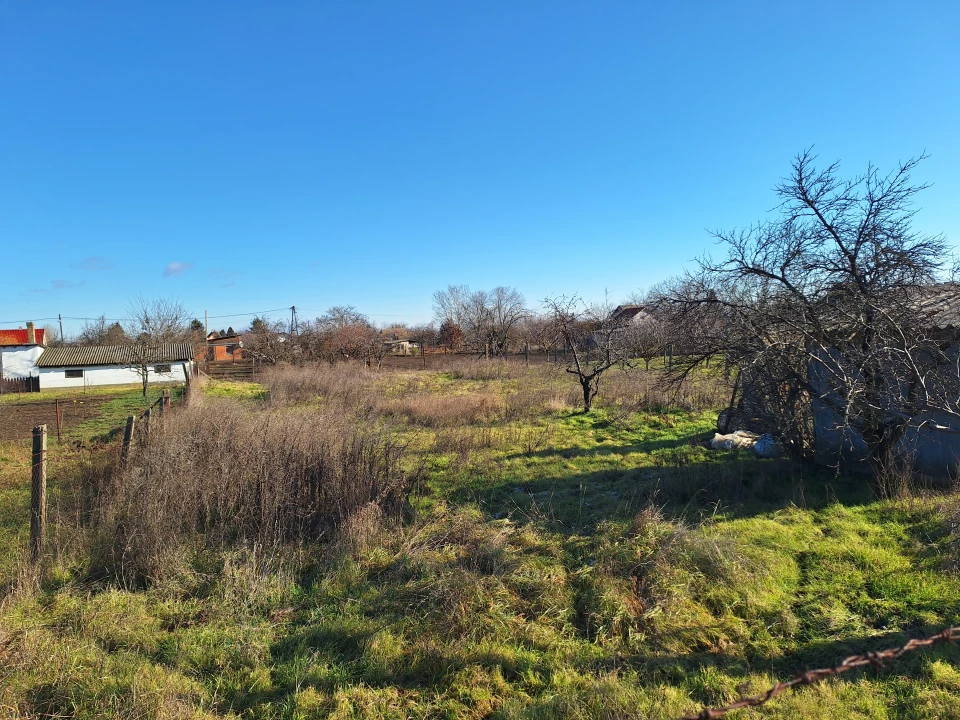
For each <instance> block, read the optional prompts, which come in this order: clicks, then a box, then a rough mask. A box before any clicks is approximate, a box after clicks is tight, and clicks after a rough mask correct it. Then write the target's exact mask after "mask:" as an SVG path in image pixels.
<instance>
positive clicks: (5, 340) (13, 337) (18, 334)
mask: <svg viewBox="0 0 960 720" xmlns="http://www.w3.org/2000/svg"><path fill="white" fill-rule="evenodd" d="M34 332H35V333H36V336H37V342H36V344H37V345H43V330H42V329H40V328H37V329H36V330H35V331H34ZM0 345H30V343H28V342H27V331H26V330H23V329H20V330H0Z"/></svg>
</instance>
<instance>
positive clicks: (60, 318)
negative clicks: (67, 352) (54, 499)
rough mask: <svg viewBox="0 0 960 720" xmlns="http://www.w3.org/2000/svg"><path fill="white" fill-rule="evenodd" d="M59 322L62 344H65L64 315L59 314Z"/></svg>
mask: <svg viewBox="0 0 960 720" xmlns="http://www.w3.org/2000/svg"><path fill="white" fill-rule="evenodd" d="M57 320H59V321H60V342H63V315H61V314H60V313H57Z"/></svg>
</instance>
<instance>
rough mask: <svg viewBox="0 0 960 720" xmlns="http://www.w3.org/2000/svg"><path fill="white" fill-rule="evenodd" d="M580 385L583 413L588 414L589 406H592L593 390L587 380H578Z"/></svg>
mask: <svg viewBox="0 0 960 720" xmlns="http://www.w3.org/2000/svg"><path fill="white" fill-rule="evenodd" d="M580 385H581V387H582V388H583V411H584V412H585V413H588V412H590V406H591V405H592V404H593V388H592V382H591V381H590V379H589V378H580Z"/></svg>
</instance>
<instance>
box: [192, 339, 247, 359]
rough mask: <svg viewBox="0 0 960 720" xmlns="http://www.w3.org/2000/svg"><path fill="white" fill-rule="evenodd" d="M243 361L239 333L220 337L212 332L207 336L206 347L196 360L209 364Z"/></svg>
mask: <svg viewBox="0 0 960 720" xmlns="http://www.w3.org/2000/svg"><path fill="white" fill-rule="evenodd" d="M242 359H243V335H241V334H239V333H234V334H232V335H231V334H226V335H221V334H220V333H217V332H212V333H210V334H209V335H207V345H206V348H205V349H204V350H203V354H202V356H201V357H198V358H197V360H207V361H209V362H231V361H235V360H242Z"/></svg>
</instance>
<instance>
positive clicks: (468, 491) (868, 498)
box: [448, 436, 877, 533]
mask: <svg viewBox="0 0 960 720" xmlns="http://www.w3.org/2000/svg"><path fill="white" fill-rule="evenodd" d="M696 437H697V436H690V437H686V438H678V439H676V440H675V441H668V442H663V443H661V446H662V447H665V448H666V449H667V450H668V452H666V453H664V454H663V455H662V456H660V457H655V458H653V461H654V462H653V463H652V464H648V465H643V466H635V467H629V466H625V465H622V466H619V467H610V468H603V469H599V470H593V471H589V472H572V473H570V474H562V475H561V474H554V475H548V476H546V477H540V478H537V479H534V480H525V479H524V478H523V477H521V476H517V477H506V478H502V479H501V481H500V482H498V483H497V484H496V485H493V486H492V487H486V488H478V487H476V486H475V487H472V488H465V489H461V490H457V491H454V492H452V493H451V494H450V496H449V498H448V500H449V502H451V503H454V504H456V503H478V504H479V505H480V506H481V507H482V508H483V509H484V510H485V512H486V513H487V514H488V515H489V516H490V517H492V518H494V519H500V518H505V517H509V518H511V519H512V520H514V521H515V522H520V523H523V522H539V523H545V524H546V525H547V526H549V527H551V528H552V529H554V530H556V531H559V532H568V533H569V532H576V533H589V532H592V531H593V530H595V528H596V526H597V525H598V524H599V523H602V522H604V521H607V520H629V519H631V518H632V517H633V516H634V515H635V514H636V513H637V512H639V511H640V510H642V509H643V508H644V507H647V506H649V505H655V506H656V507H658V508H660V509H661V511H662V512H663V513H664V514H665V515H667V517H670V518H674V519H680V518H682V519H686V520H690V521H700V520H702V519H703V518H704V517H709V516H716V515H721V516H723V517H725V518H728V519H733V518H747V517H753V516H756V515H760V514H766V513H771V512H775V511H777V510H781V509H783V508H786V507H790V506H797V507H802V508H807V509H813V510H816V509H820V508H822V507H825V506H827V505H829V504H832V503H837V502H839V503H841V504H843V505H847V506H859V505H865V504H868V503H871V502H874V501H875V500H876V499H877V498H876V495H875V494H874V493H873V491H872V489H871V487H870V484H869V481H868V480H867V479H866V478H865V477H861V476H838V475H836V474H835V473H833V472H832V471H830V470H828V469H825V468H821V467H819V466H815V465H812V464H807V463H796V462H792V461H789V460H784V459H781V460H760V459H758V458H756V457H754V456H753V455H752V454H750V453H748V452H747V451H718V452H716V453H714V452H712V451H711V452H710V454H709V456H708V459H707V460H691V459H690V457H689V456H688V455H687V454H684V453H680V452H676V453H673V452H670V450H676V449H678V448H681V447H684V446H689V445H691V441H692V440H694V439H695V438H696ZM634 447H640V446H638V445H631V446H618V447H606V448H597V449H596V450H584V451H582V452H581V451H579V450H575V451H574V454H573V455H565V454H564V453H565V452H568V451H553V452H552V454H553V455H557V456H559V457H582V456H584V455H591V454H592V455H617V454H621V453H622V454H626V453H628V452H632V451H633V450H632V449H631V448H634ZM647 447H649V445H647Z"/></svg>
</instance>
